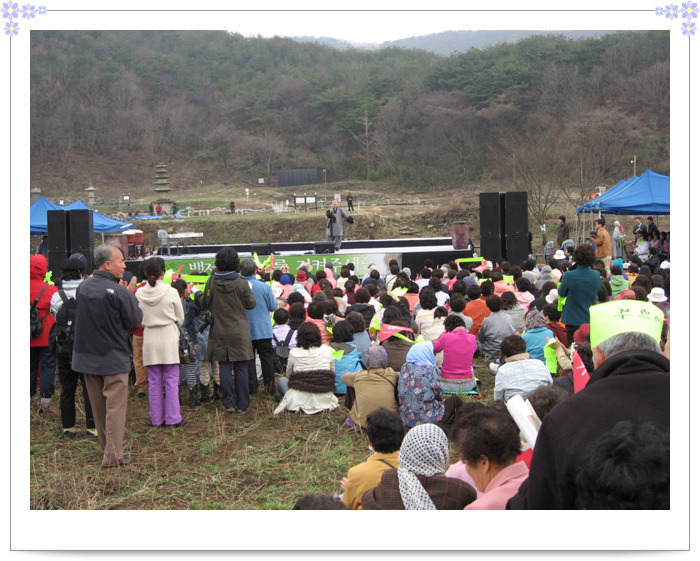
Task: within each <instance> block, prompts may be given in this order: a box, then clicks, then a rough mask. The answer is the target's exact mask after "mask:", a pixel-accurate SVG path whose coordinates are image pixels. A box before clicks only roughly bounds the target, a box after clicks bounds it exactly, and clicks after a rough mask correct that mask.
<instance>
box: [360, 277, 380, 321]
mask: <svg viewBox="0 0 700 561" xmlns="http://www.w3.org/2000/svg"><path fill="white" fill-rule="evenodd" d="M364 288H365V289H366V290H367V292H369V304H371V305H372V306H373V307H374V313H375V315H376V314H377V313H379V310H381V309H382V305H381V303H380V302H379V288H378V287H377V285H376V284H374V281H372V280H370V282H369V283H367V286H365V287H364Z"/></svg>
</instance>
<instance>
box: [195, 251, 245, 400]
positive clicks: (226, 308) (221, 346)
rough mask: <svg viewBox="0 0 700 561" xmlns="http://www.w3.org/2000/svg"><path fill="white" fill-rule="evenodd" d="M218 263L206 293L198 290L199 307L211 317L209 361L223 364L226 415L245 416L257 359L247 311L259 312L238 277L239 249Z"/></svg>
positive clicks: (224, 253) (221, 255)
mask: <svg viewBox="0 0 700 561" xmlns="http://www.w3.org/2000/svg"><path fill="white" fill-rule="evenodd" d="M214 263H215V265H216V272H215V273H214V275H213V276H212V277H211V278H210V279H209V281H207V284H206V287H205V288H204V292H202V291H200V290H197V289H194V291H196V292H195V299H196V303H197V305H198V306H199V307H200V308H201V309H204V310H209V311H210V313H211V319H212V323H211V327H210V332H209V341H208V343H207V359H208V360H210V361H214V360H215V361H217V362H218V363H219V378H220V382H221V394H222V396H221V403H222V405H223V407H224V411H226V412H227V413H245V412H246V410H247V409H248V407H250V391H249V389H248V361H250V360H251V359H253V358H254V354H253V346H252V344H251V342H250V329H249V327H248V317H247V316H246V310H252V309H253V308H255V297H254V296H253V291H252V290H251V288H250V284H249V283H248V281H246V280H245V279H244V278H243V277H241V275H240V274H239V273H238V263H239V261H238V252H237V251H236V250H235V249H233V248H232V247H224V248H222V249H220V250H219V251H218V253H217V254H216V257H215V261H214ZM234 377H235V386H234Z"/></svg>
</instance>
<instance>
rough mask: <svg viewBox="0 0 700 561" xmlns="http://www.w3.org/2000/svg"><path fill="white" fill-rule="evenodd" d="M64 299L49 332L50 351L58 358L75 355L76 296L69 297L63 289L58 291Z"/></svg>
mask: <svg viewBox="0 0 700 561" xmlns="http://www.w3.org/2000/svg"><path fill="white" fill-rule="evenodd" d="M58 295H59V296H60V297H61V300H62V301H63V305H62V306H61V309H60V310H58V313H57V314H56V323H54V324H53V327H52V328H51V333H49V351H51V353H53V354H54V355H56V356H57V357H58V358H62V359H70V358H71V357H72V356H73V341H74V340H75V325H73V322H74V319H75V308H76V305H77V302H76V301H75V298H68V297H67V296H66V293H65V292H64V291H63V290H59V291H58Z"/></svg>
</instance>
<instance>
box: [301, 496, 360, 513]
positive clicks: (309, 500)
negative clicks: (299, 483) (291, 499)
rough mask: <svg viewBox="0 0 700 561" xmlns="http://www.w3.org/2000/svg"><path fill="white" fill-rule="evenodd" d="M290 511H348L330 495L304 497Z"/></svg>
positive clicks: (339, 501) (338, 500)
mask: <svg viewBox="0 0 700 561" xmlns="http://www.w3.org/2000/svg"><path fill="white" fill-rule="evenodd" d="M292 510H348V507H347V506H345V505H344V504H343V502H342V501H341V500H340V499H336V498H335V497H332V496H331V495H304V496H303V497H302V498H300V499H299V500H298V501H297V502H296V503H294V506H293V507H292Z"/></svg>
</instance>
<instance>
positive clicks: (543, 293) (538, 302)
mask: <svg viewBox="0 0 700 561" xmlns="http://www.w3.org/2000/svg"><path fill="white" fill-rule="evenodd" d="M552 291H554V293H556V291H557V284H556V283H555V282H553V281H549V282H546V283H544V284H543V285H542V289H541V290H540V295H539V296H538V297H537V298H535V299H534V300H533V301H532V302H530V308H529V309H530V310H532V309H533V308H537V309H538V310H539V311H540V312H541V311H542V308H543V307H544V305H545V304H551V302H550V301H549V300H547V295H549V294H552ZM557 297H558V294H557V295H556V296H555V297H554V302H555V303H556V301H557ZM550 300H551V298H550ZM524 317H525V314H523V318H524ZM524 325H525V323H524V322H523V326H524Z"/></svg>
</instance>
